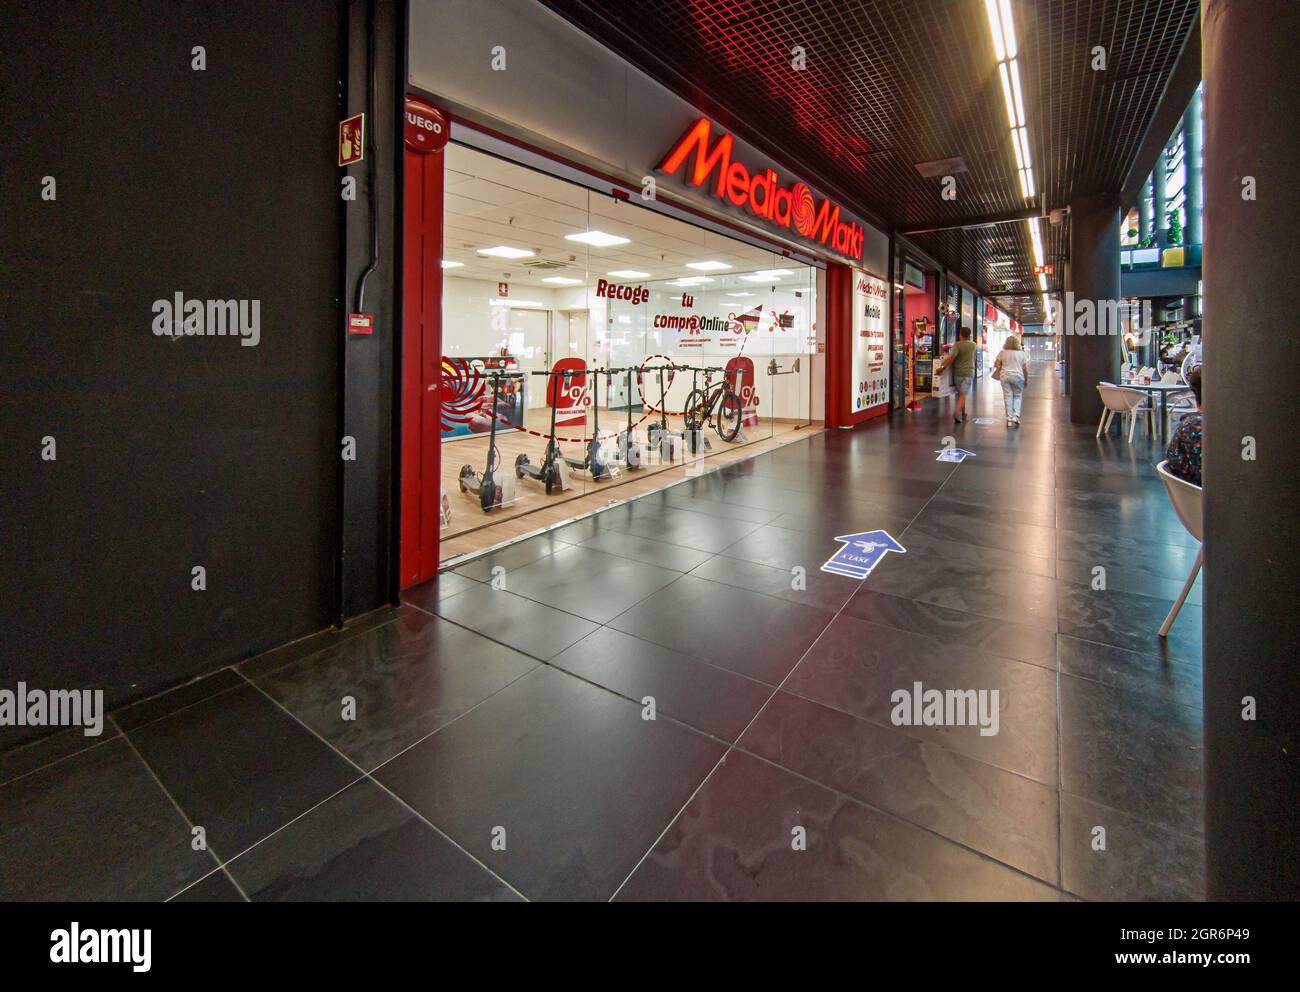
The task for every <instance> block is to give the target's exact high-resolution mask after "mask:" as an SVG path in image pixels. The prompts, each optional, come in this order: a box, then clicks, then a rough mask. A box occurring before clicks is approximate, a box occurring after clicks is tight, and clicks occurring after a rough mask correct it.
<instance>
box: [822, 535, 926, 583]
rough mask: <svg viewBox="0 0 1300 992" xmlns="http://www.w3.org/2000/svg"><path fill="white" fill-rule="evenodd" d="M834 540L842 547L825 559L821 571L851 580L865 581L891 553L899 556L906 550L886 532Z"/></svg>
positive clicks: (846, 536)
mask: <svg viewBox="0 0 1300 992" xmlns="http://www.w3.org/2000/svg"><path fill="white" fill-rule="evenodd" d="M835 540H837V541H841V542H843V546H842V547H841V548H840V549H839V550H838V551H836V552H835V554H833V555H831V556H830V558H828V559H826V564H825V565H823V566H822V571H823V572H834V573H835V574H836V575H847V576H848V577H849V578H851V579H865V578H866V577H867V576H868V575H870V574H871V570H872V569H873V568H875V567H876V566H877V565H879V564H880V560H881V559H882V558H884V557H885V555H887V554H889V552H891V551H893V552H896V553H897V554H900V555H902V554H907V549H906V548H905V547H903V546H902V545H901V544H899V543H898V542H897V541H895V540H894V539H893V538H892V537H890V535H889V533H888V531H883V530H873V531H869V532H867V533H866V534H846V535H844V536H843V537H837V538H835Z"/></svg>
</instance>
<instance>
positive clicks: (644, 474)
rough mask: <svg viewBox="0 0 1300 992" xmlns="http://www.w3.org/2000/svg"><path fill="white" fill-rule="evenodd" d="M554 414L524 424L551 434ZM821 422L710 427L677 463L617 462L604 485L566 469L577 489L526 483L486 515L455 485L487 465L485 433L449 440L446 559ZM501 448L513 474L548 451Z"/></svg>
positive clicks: (765, 446)
mask: <svg viewBox="0 0 1300 992" xmlns="http://www.w3.org/2000/svg"><path fill="white" fill-rule="evenodd" d="M549 416H550V412H549V408H545V409H540V410H530V411H528V415H527V420H526V423H527V424H528V426H529V428H530V429H532V430H534V431H537V432H538V434H546V433H549V432H550V422H549V419H548V418H549ZM620 416H623V417H625V416H626V414H625V413H623V412H622V411H615V416H614V418H613V425H614V427H615V428H616V427H617V426H618V421H619V417H620ZM637 416H638V417H640V416H642V415H641V414H638V415H637ZM600 420H601V430H602V433H604V432H605V425H606V424H608V423H611V421H610V419H609V417H608V416H607V415H606V414H605V413H604V412H602V413H601V415H600ZM667 421H668V430H669V431H675V432H680V431H681V430H682V429H683V426H684V425H683V421H682V418H681V417H680V416H673V415H671V414H670V415H669V416H668V417H667ZM623 423H626V421H623ZM822 427H823V425H822V423H821V422H820V421H816V422H813V423H811V424H802V425H801V423H800V422H797V421H787V420H775V421H774V420H769V419H768V418H766V417H762V418H759V421H758V423H757V424H756V425H754V426H752V427H746V428H745V429H744V431H743V433H742V435H741V437H739V438H737V440H736V441H735V442H734V443H728V442H726V441H723V440H722V439H721V438H719V437H718V435H717V434H716V432H714V430H713V429H712V428H711V427H710V428H705V431H704V436H705V439H706V440H707V441H708V443H709V448H708V449H707V450H705V451H703V452H701V453H700V454H698V455H694V454H690V453H684V454H683V457H682V458H681V460H679V461H675V462H671V461H663V460H662V459H661V458H660V457H658V454H659V453H658V452H657V451H655V452H652V453H651V457H652V461H651V463H649V464H647V465H645V466H644V467H642V468H638V469H635V470H631V471H629V470H628V469H626V468H625V467H622V466H618V465H616V466H614V468H615V472H616V474H615V476H614V478H612V479H609V480H606V481H600V482H598V481H596V480H595V479H593V478H592V477H591V475H590V473H588V472H586V471H585V470H580V469H573V468H566V474H567V477H568V479H569V483H570V485H571V487H572V488H570V489H569V490H568V491H566V492H557V493H552V494H550V495H547V493H546V489H545V487H544V486H543V485H542V484H541V483H539V482H534V481H532V480H528V479H526V480H522V481H519V482H518V483H517V485H516V494H515V500H514V502H513V503H512V504H511V505H510V506H503V507H500V508H499V509H495V510H492V511H491V512H490V513H484V512H483V510H482V508H481V507H480V506H479V502H478V497H477V496H476V495H475V494H473V493H461V492H460V487H459V485H458V484H457V479H458V478H459V475H460V470H461V466H463V465H467V464H468V465H470V466H471V467H472V468H473V469H474V471H475V472H482V471H483V468H484V465H485V464H486V462H487V450H488V440H487V438H486V437H485V436H476V437H471V438H465V439H463V440H455V441H451V442H445V443H444V444H443V449H442V485H443V489H444V491H445V492H446V493H447V494H448V501H449V503H450V506H451V523H450V524H449V525H447V526H445V527H443V528H442V533H441V535H440V539H439V545H440V546H439V551H440V553H441V556H442V559H443V561H447V560H448V559H452V558H457V557H460V556H463V555H467V554H474V553H476V552H479V551H482V550H484V549H485V548H490V547H492V546H494V545H497V544H500V543H502V542H503V541H511V540H514V539H515V538H517V537H520V536H522V535H524V534H529V533H532V532H533V531H536V530H540V529H542V528H545V527H549V526H552V525H553V524H556V523H559V522H560V521H563V520H571V519H573V518H574V517H579V516H582V515H583V514H585V513H591V512H593V511H595V510H599V509H603V508H604V507H606V506H608V505H609V503H610V502H612V501H614V500H624V499H633V498H635V497H637V496H642V495H644V494H645V493H648V492H652V491H654V490H656V489H662V488H663V487H664V486H670V485H672V484H673V483H674V482H679V481H681V480H682V479H686V478H690V477H692V476H694V475H698V474H700V473H702V472H707V471H710V470H712V469H715V468H717V467H718V466H720V465H726V464H728V463H730V462H734V461H737V460H739V459H743V458H751V457H753V456H754V455H756V454H759V453H761V452H763V451H770V450H772V449H773V448H779V447H781V446H782V445H784V444H789V443H790V442H791V441H798V440H800V439H801V438H803V437H806V436H808V435H809V434H814V433H816V432H817V431H819V430H821V429H822ZM644 428H645V425H644V424H642V425H641V427H640V428H638V429H640V430H644ZM555 433H556V434H557V435H558V436H559V437H560V438H562V439H563V438H570V437H578V436H579V435H581V436H582V437H589V436H590V435H591V426H590V420H589V421H588V424H587V426H586V427H585V428H577V427H575V428H572V429H569V430H567V431H566V430H565V429H564V428H560V429H558V430H557V431H556V432H555ZM497 448H498V449H499V451H500V464H501V465H502V466H503V468H504V469H505V470H506V471H509V470H510V468H511V466H513V465H514V463H515V458H516V457H517V456H518V455H519V454H520V453H523V454H526V455H527V456H528V459H529V461H530V462H531V463H532V464H534V465H540V464H541V463H542V461H543V458H544V456H545V452H546V440H545V438H544V437H538V436H536V435H534V434H527V433H523V432H520V431H509V432H506V433H502V434H499V435H497ZM560 450H561V451H562V452H563V454H565V455H567V456H568V457H570V458H582V457H584V456H585V451H584V449H583V446H582V445H581V444H578V443H573V442H566V441H562V443H561V445H560Z"/></svg>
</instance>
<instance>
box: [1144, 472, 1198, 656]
mask: <svg viewBox="0 0 1300 992" xmlns="http://www.w3.org/2000/svg"><path fill="white" fill-rule="evenodd" d="M1156 471H1157V472H1159V473H1160V481H1161V482H1163V483H1164V484H1165V489H1167V490H1168V491H1169V502H1171V503H1173V504H1174V512H1175V513H1177V514H1178V519H1179V520H1180V521H1182V524H1183V526H1184V527H1186V528H1187V533H1189V534H1191V535H1192V537H1194V538H1196V540H1197V541H1200V540H1202V538H1201V487H1200V486H1197V485H1193V484H1192V483H1190V482H1188V481H1187V480H1186V479H1180V478H1178V476H1176V475H1174V474H1173V473H1172V472H1170V471H1169V462H1167V461H1163V462H1161V463H1160V464H1159V465H1157V466H1156ZM1204 557H1205V549H1204V548H1203V547H1201V546H1198V547H1197V548H1196V561H1194V562H1193V563H1192V570H1191V571H1190V572H1188V573H1187V581H1186V582H1184V583H1183V591H1182V592H1181V593H1179V594H1178V602H1176V603H1174V608H1173V609H1172V610H1170V611H1169V616H1167V617H1165V622H1164V623H1162V624H1161V625H1160V636H1161V637H1166V636H1168V634H1169V628H1170V627H1172V626H1173V625H1174V620H1175V619H1176V618H1177V617H1178V611H1179V610H1181V609H1182V608H1183V603H1184V602H1186V600H1187V594H1188V593H1189V592H1191V591H1192V583H1193V582H1195V581H1196V576H1198V575H1199V574H1200V573H1201V562H1202V561H1203V560H1204Z"/></svg>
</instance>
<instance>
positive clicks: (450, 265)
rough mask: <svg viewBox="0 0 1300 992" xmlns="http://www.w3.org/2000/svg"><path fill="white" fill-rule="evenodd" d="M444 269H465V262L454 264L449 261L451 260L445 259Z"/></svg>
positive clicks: (443, 262) (443, 261)
mask: <svg viewBox="0 0 1300 992" xmlns="http://www.w3.org/2000/svg"><path fill="white" fill-rule="evenodd" d="M442 267H443V268H444V269H463V268H464V267H465V263H464V262H453V261H452V260H451V259H449V258H444V259H443V260H442Z"/></svg>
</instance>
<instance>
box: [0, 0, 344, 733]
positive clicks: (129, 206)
mask: <svg viewBox="0 0 1300 992" xmlns="http://www.w3.org/2000/svg"><path fill="white" fill-rule="evenodd" d="M2 10H3V14H2V17H3V36H4V50H5V56H4V60H3V63H2V64H0V75H2V77H3V86H0V89H2V90H3V91H4V92H5V99H4V101H3V105H2V106H0V117H2V118H3V120H4V128H3V133H4V134H5V135H6V151H5V157H6V161H5V164H4V168H3V170H2V171H0V182H2V183H3V188H2V195H3V200H2V202H0V207H2V210H0V212H2V214H3V216H4V217H5V224H4V228H5V234H4V242H5V243H4V247H3V252H4V262H3V265H2V266H0V293H2V294H3V301H4V309H5V312H6V314H7V315H8V317H9V320H8V327H7V329H6V332H5V336H4V337H5V340H4V348H3V356H4V357H3V364H4V368H3V388H2V389H0V404H3V411H4V416H3V432H2V436H3V455H2V458H3V462H2V463H0V470H2V471H3V488H4V497H5V498H4V510H3V516H4V521H3V523H4V533H5V540H4V542H3V547H2V549H0V556H3V577H0V583H2V585H0V594H2V595H0V600H2V601H3V604H4V618H3V619H4V622H3V625H2V626H0V638H3V644H2V649H0V685H2V686H6V687H12V686H13V684H14V683H15V682H16V681H18V680H19V679H25V680H26V681H27V682H28V683H29V684H34V685H43V686H53V687H97V688H104V689H105V690H106V691H107V696H108V699H109V702H110V703H113V702H120V701H122V700H125V699H128V698H132V697H136V696H140V695H144V694H147V693H148V692H150V691H153V690H156V689H160V688H164V687H166V686H168V685H172V684H175V683H177V682H180V681H183V680H184V679H186V678H188V677H190V676H192V675H194V674H196V673H199V672H202V671H206V670H210V669H212V668H214V667H216V666H217V665H219V664H222V663H226V662H230V661H233V660H237V659H239V658H241V657H244V656H246V655H249V654H252V653H254V652H256V651H258V650H261V649H264V648H267V647H270V646H273V645H276V644H279V643H282V642H284V641H287V640H290V639H292V638H294V637H296V636H300V635H302V634H305V633H308V632H310V631H313V630H317V629H320V628H322V627H324V626H326V625H328V624H329V623H330V622H331V621H332V619H333V612H332V600H333V596H334V574H335V571H334V570H335V546H336V528H337V496H336V479H337V476H336V469H337V465H338V457H339V456H338V448H337V440H336V423H337V407H336V394H337V363H338V339H339V323H340V322H339V313H340V305H339V300H338V295H339V274H340V271H341V264H342V263H341V257H340V253H341V248H340V245H341V237H342V230H341V216H340V211H339V202H340V200H339V185H338V184H339V171H340V170H339V169H338V168H337V166H336V164H335V161H334V153H335V152H334V150H335V125H336V122H337V116H336V114H337V109H338V81H339V62H340V44H341V38H340V31H341V27H340V25H341V16H340V12H339V8H338V5H337V4H335V3H331V2H325V0H311V2H308V0H300V2H295V3H292V4H288V3H284V4H282V3H265V2H262V0H238V2H223V3H220V4H214V3H177V2H175V0H133V2H131V3H125V2H113V3H99V4H90V3H86V4H57V3H40V4H25V5H20V4H15V3H9V2H6V3H5V4H4V5H3V8H2ZM196 45H201V46H203V47H204V49H205V51H206V59H207V68H206V69H205V70H204V71H195V70H193V69H192V68H191V61H192V54H191V50H192V48H193V47H194V46H196ZM47 175H48V176H53V177H55V180H56V182H57V200H55V201H53V202H46V201H43V200H42V199H41V196H40V193H41V183H42V177H44V176H47ZM178 292H180V293H183V294H184V295H185V297H186V298H187V299H189V298H196V299H203V300H206V299H221V300H226V299H245V300H258V301H260V318H261V319H260V342H259V343H258V345H257V346H256V347H245V346H241V344H240V341H239V340H238V339H237V338H229V337H225V338H222V337H183V338H167V337H158V336H155V334H154V333H153V331H152V329H151V328H152V324H153V320H154V314H153V311H152V306H153V303H154V301H155V300H159V299H171V298H172V297H173V295H174V294H175V293H178ZM45 436H52V437H54V438H55V439H56V442H57V460H56V461H53V462H47V461H43V460H42V459H41V443H42V438H43V437H45ZM195 565H202V566H204V567H205V568H206V570H207V591H205V592H195V591H193V590H192V589H191V569H192V568H193V566H195ZM0 733H3V734H12V733H13V731H12V730H8V729H6V730H3V731H0ZM10 740H12V738H5V737H0V747H3V746H4V745H5V744H7V743H9V742H10Z"/></svg>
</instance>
